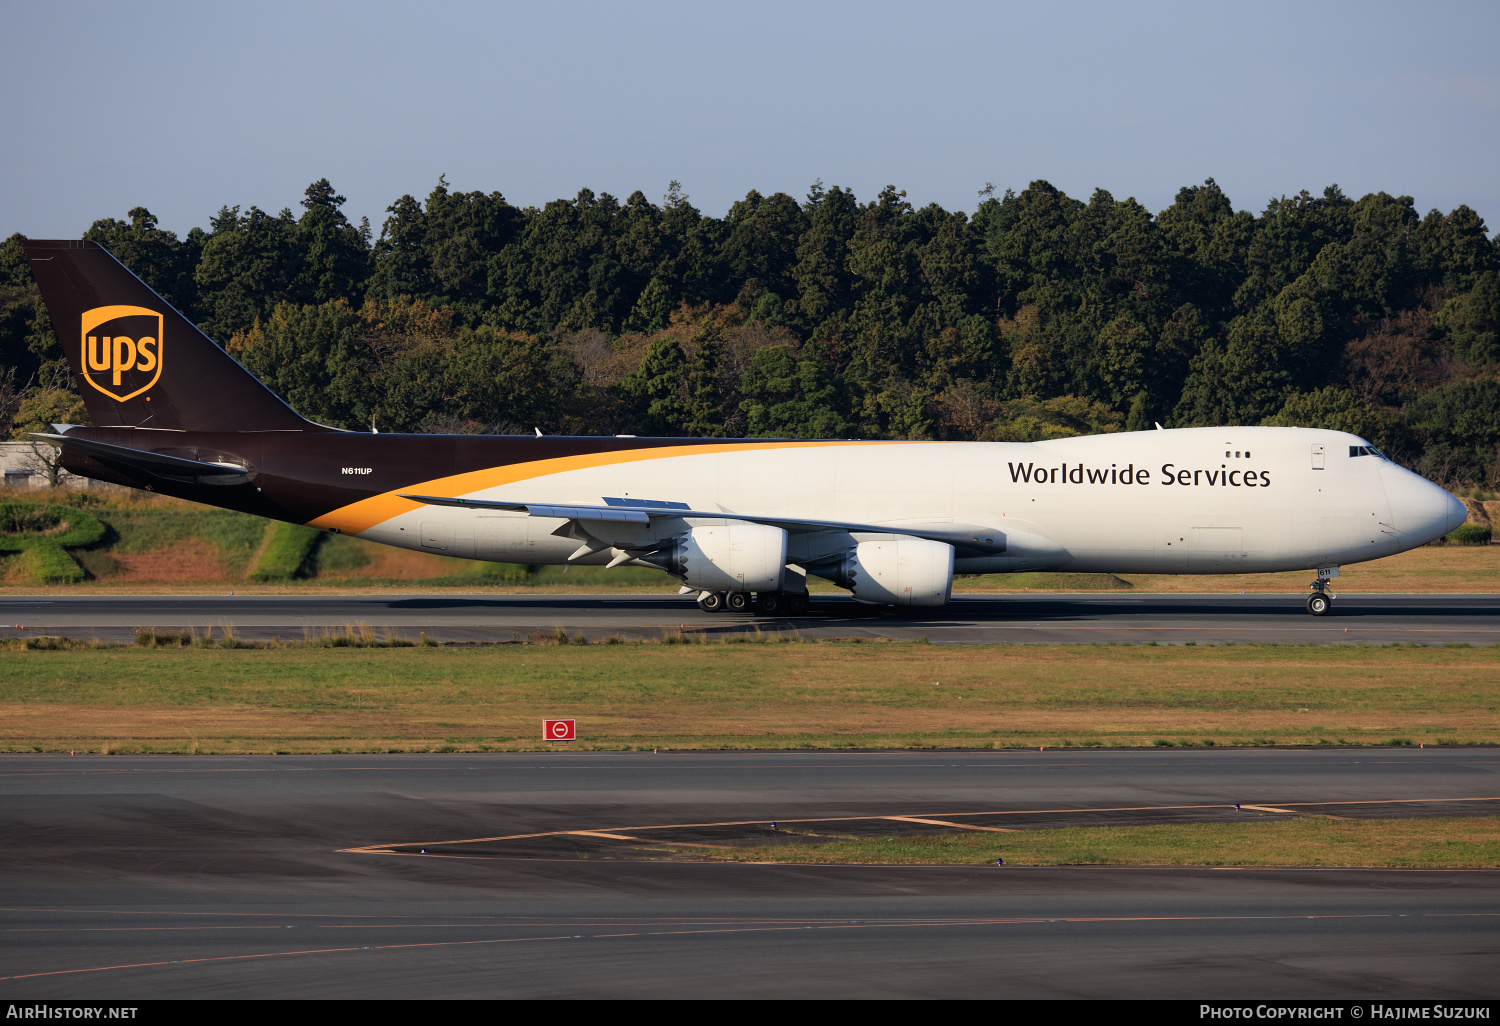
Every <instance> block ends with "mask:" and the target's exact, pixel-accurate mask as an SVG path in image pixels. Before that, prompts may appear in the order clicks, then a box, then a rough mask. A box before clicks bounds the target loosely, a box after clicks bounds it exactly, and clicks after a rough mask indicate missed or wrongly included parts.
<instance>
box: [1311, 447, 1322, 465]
mask: <svg viewBox="0 0 1500 1026" xmlns="http://www.w3.org/2000/svg"><path fill="white" fill-rule="evenodd" d="M1312 468H1313V469H1314V470H1322V469H1323V447H1322V446H1321V445H1315V446H1313V447H1312Z"/></svg>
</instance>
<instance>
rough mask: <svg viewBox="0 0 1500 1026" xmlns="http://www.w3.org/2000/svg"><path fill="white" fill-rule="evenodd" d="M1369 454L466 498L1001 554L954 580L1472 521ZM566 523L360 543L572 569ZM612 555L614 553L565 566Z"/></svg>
mask: <svg viewBox="0 0 1500 1026" xmlns="http://www.w3.org/2000/svg"><path fill="white" fill-rule="evenodd" d="M1368 445H1369V443H1368V442H1366V441H1364V440H1363V439H1360V438H1357V437H1355V436H1354V435H1350V434H1346V433H1343V432H1338V431H1321V430H1310V429H1300V428H1273V427H1238V428H1191V429H1183V430H1174V431H1160V430H1158V431H1146V432H1131V433H1121V434H1108V435H1093V436H1088V437H1081V438H1066V439H1057V440H1053V441H1046V442H1031V443H1009V442H995V443H979V442H828V443H819V442H766V443H756V442H744V441H740V442H734V443H726V444H724V445H722V446H719V445H712V446H707V447H704V448H705V449H706V450H707V451H701V450H700V451H682V450H673V452H674V453H675V454H673V455H659V454H657V453H655V452H653V451H651V450H643V451H641V452H639V453H638V454H637V457H638V458H631V459H626V460H620V461H615V462H608V463H605V464H604V465H598V466H580V467H577V468H564V469H560V470H559V469H557V468H556V467H555V466H553V465H550V464H541V463H539V464H538V465H537V469H538V471H539V473H538V474H537V475H536V476H528V475H527V474H526V473H525V472H524V470H523V471H521V472H519V473H518V472H517V468H514V467H512V468H509V470H508V472H507V473H506V474H505V475H504V476H505V480H504V482H503V483H499V484H495V485H493V486H490V487H480V488H477V489H473V490H470V491H466V492H462V493H461V494H462V496H463V497H465V498H470V499H484V500H492V501H518V502H558V503H562V502H576V503H585V504H598V503H600V502H601V501H602V499H603V498H604V497H624V498H628V499H633V500H666V501H673V502H682V503H686V504H687V505H688V506H689V507H691V508H692V509H694V510H698V511H703V510H719V511H722V513H723V515H724V519H725V520H733V518H734V516H735V514H737V513H739V514H743V515H754V516H762V517H765V516H784V517H799V518H808V519H824V520H835V521H850V522H857V523H861V524H872V525H882V524H883V525H889V526H891V527H893V528H895V527H911V526H917V525H922V526H931V527H933V528H936V529H941V530H949V531H954V532H971V533H972V534H973V536H974V538H975V539H976V541H980V540H981V539H988V538H992V539H993V541H992V542H988V541H985V542H981V544H993V545H994V546H995V550H996V554H994V555H976V554H974V553H973V550H965V551H966V552H967V553H968V554H967V555H966V554H965V552H961V553H960V556H959V558H958V559H957V561H956V563H955V567H954V569H955V570H956V571H957V572H959V573H1003V572H1009V571H1017V570H1068V571H1086V572H1113V573H1247V572H1260V571H1275V570H1299V569H1311V568H1316V567H1327V566H1337V565H1340V564H1348V563H1357V562H1361V561H1364V560H1369V559H1375V558H1378V557H1380V556H1387V555H1390V554H1392V553H1395V552H1401V551H1403V550H1405V549H1410V548H1414V547H1416V546H1418V545H1422V544H1425V543H1427V542H1429V541H1432V540H1434V539H1435V538H1438V537H1441V536H1442V535H1444V534H1446V533H1447V532H1448V531H1450V530H1452V529H1453V528H1454V527H1456V526H1458V524H1460V523H1462V522H1463V519H1464V516H1465V510H1464V508H1463V505H1462V503H1460V502H1458V500H1456V499H1454V498H1453V497H1452V496H1451V495H1449V494H1448V493H1447V492H1446V491H1444V490H1443V489H1441V488H1439V487H1437V486H1436V485H1434V484H1432V483H1430V482H1428V481H1426V480H1424V479H1423V478H1421V477H1418V476H1417V475H1415V474H1413V473H1411V472H1409V471H1407V470H1405V469H1403V468H1401V467H1399V466H1397V465H1396V464H1394V463H1392V462H1390V461H1389V460H1387V459H1385V458H1383V457H1381V456H1379V455H1375V454H1364V453H1361V454H1359V455H1351V454H1350V453H1351V447H1354V449H1355V450H1360V449H1367V448H1368ZM523 466H524V465H523ZM411 491H413V492H421V491H423V489H422V488H421V487H419V486H414V487H413V488H412V489H411ZM707 522H710V521H705V520H703V519H702V518H694V519H691V520H688V521H686V522H684V521H671V520H665V521H656V522H653V523H652V524H650V525H640V526H636V525H599V526H593V525H590V526H589V528H588V530H589V533H590V534H592V535H594V536H596V537H598V538H599V539H600V540H602V541H605V542H608V543H610V544H611V545H618V546H621V547H622V548H640V547H643V546H645V545H648V544H650V543H651V542H653V541H655V540H658V539H660V538H665V537H670V536H671V535H673V534H676V533H679V532H681V531H683V530H684V528H685V526H695V525H698V524H703V523H707ZM712 522H718V521H712ZM566 524H567V522H566V521H564V520H558V519H551V518H546V517H535V516H528V515H526V514H525V513H504V512H499V513H497V512H493V511H478V510H471V509H454V508H445V507H436V506H427V507H421V508H418V509H413V510H409V511H406V512H402V513H400V514H398V515H396V516H393V517H391V518H390V519H387V520H385V521H384V522H381V523H378V524H376V525H374V526H373V527H370V528H368V529H366V530H364V531H362V532H361V536H362V537H366V538H369V539H371V540H373V541H378V542H383V543H386V544H392V545H399V546H403V547H406V548H412V549H425V550H427V551H433V552H440V553H443V554H447V555H454V556H461V557H465V558H473V559H486V560H496V561H501V562H515V563H540V564H546V563H564V562H567V561H568V558H569V556H570V555H572V554H574V553H575V552H576V551H577V550H578V548H579V541H578V537H577V535H576V534H570V533H568V531H567V529H566ZM558 532H561V533H558ZM871 537H878V535H877V534H872V533H870V532H857V533H853V534H851V533H849V532H844V531H833V530H829V531H818V532H811V533H802V534H795V535H793V536H792V537H791V539H790V544H789V548H788V552H787V559H788V561H789V562H791V563H798V562H805V561H811V560H816V559H818V558H821V557H824V556H827V555H828V554H830V553H834V552H837V551H839V550H841V549H843V548H847V547H848V546H849V545H850V544H851V541H859V540H865V539H868V538H871ZM610 559H611V554H610V552H609V551H608V550H605V551H601V552H599V553H597V554H594V555H590V556H586V557H583V558H580V559H577V560H576V561H577V562H579V563H595V564H600V563H605V562H608V561H609V560H610Z"/></svg>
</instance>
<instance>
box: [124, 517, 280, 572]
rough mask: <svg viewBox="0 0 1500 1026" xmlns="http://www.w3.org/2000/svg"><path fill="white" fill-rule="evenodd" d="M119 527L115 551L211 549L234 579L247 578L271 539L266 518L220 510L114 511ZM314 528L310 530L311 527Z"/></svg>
mask: <svg viewBox="0 0 1500 1026" xmlns="http://www.w3.org/2000/svg"><path fill="white" fill-rule="evenodd" d="M105 516H106V517H107V519H108V523H109V526H110V527H111V528H113V532H114V533H113V538H112V540H111V541H110V544H109V549H110V551H111V552H117V553H121V554H124V555H138V554H143V553H149V552H161V551H171V550H174V549H175V550H180V549H183V548H185V547H189V546H192V547H197V548H207V549H208V550H209V551H211V552H213V553H214V554H215V555H216V556H217V557H218V558H219V559H220V560H221V561H222V563H223V566H224V570H225V573H227V574H228V575H229V576H230V577H242V576H244V573H245V569H246V567H247V566H248V565H249V562H250V558H251V556H252V555H254V553H255V551H256V550H257V549H258V548H259V547H260V544H261V541H262V539H263V538H264V537H265V531H266V523H267V522H266V520H265V518H264V517H255V516H251V515H249V514H248V513H234V512H231V511H229V510H220V509H179V508H175V507H170V506H168V507H159V508H144V509H123V510H117V511H116V510H111V511H108V512H107V513H106V514H105ZM308 530H310V528H309V529H308Z"/></svg>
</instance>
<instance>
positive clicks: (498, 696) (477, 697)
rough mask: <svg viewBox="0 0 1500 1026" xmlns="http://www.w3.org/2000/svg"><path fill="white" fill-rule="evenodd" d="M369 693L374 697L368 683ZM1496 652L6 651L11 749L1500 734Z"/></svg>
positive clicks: (799, 648) (3, 726) (2, 736)
mask: <svg viewBox="0 0 1500 1026" xmlns="http://www.w3.org/2000/svg"><path fill="white" fill-rule="evenodd" d="M357 694H358V696H359V697H358V698H357V697H356V695H357ZM1497 708H1500V649H1496V648H1485V649H1467V648H1449V649H1433V648H1382V649H1377V648H1367V647H1360V648H1353V647H1323V648H1318V647H1306V648H1304V647H1289V646H1288V647H1277V646H1258V647H1252V646H1231V647H1222V648H1210V647H1170V648H1169V647H1150V646H1143V647H1105V646H1089V645H1077V646H1049V647H1041V646H964V647H962V648H958V647H955V648H947V647H937V646H929V645H923V644H902V643H888V644H882V645H858V644H784V645H777V644H772V645H727V644H706V645H670V646H666V645H609V646H604V645H590V646H576V645H569V646H565V647H559V646H535V645H523V646H513V647H512V646H505V647H495V648H444V649H437V648H400V649H327V648H308V649H301V648H282V649H274V648H270V649H218V648H215V649H202V648H199V649H154V650H152V649H129V648H125V649H121V648H98V649H78V650H71V651H6V652H0V749H4V750H12V751H17V750H19V751H25V750H31V749H33V748H39V749H43V750H58V749H63V750H67V749H76V748H83V749H90V750H99V749H100V748H101V746H103V745H104V744H106V743H109V744H112V745H113V746H114V747H115V748H116V750H133V751H146V750H151V751H185V750H186V749H187V746H188V745H189V744H190V743H191V742H192V741H193V740H194V739H196V742H197V743H198V745H199V747H200V750H202V751H268V750H270V751H275V750H284V751H299V752H304V751H305V752H326V751H384V750H388V749H394V750H400V751H406V750H416V751H420V750H434V749H436V750H442V749H445V748H446V749H452V750H468V751H476V750H503V749H513V748H527V747H531V748H535V747H541V745H540V743H539V741H538V740H536V739H538V735H539V734H540V730H541V720H542V719H543V718H544V717H547V716H558V715H562V716H576V717H577V718H578V719H579V721H580V722H579V727H580V729H579V733H580V737H581V741H580V743H579V747H584V748H589V747H593V748H628V747H665V748H785V747H814V748H849V747H886V748H891V747H895V748H900V747H930V746H939V747H983V748H989V747H1009V746H1032V747H1035V746H1038V745H1046V746H1048V747H1061V746H1069V745H1078V746H1096V745H1152V744H1171V745H1241V744H1272V743H1276V744H1347V743H1359V744H1371V743H1375V744H1384V743H1390V742H1393V741H1394V742H1397V743H1413V744H1417V743H1427V744H1433V743H1437V744H1443V743H1475V742H1483V743H1495V742H1497V741H1500V717H1497Z"/></svg>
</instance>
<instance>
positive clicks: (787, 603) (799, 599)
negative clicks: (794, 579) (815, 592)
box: [781, 592, 807, 616]
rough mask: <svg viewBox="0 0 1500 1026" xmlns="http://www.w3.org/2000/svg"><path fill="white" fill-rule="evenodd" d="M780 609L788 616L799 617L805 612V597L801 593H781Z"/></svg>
mask: <svg viewBox="0 0 1500 1026" xmlns="http://www.w3.org/2000/svg"><path fill="white" fill-rule="evenodd" d="M781 608H782V609H784V610H785V611H786V614H787V615H788V616H801V615H802V614H803V613H805V612H807V595H806V594H805V593H802V592H791V593H783V594H782V596H781Z"/></svg>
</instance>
